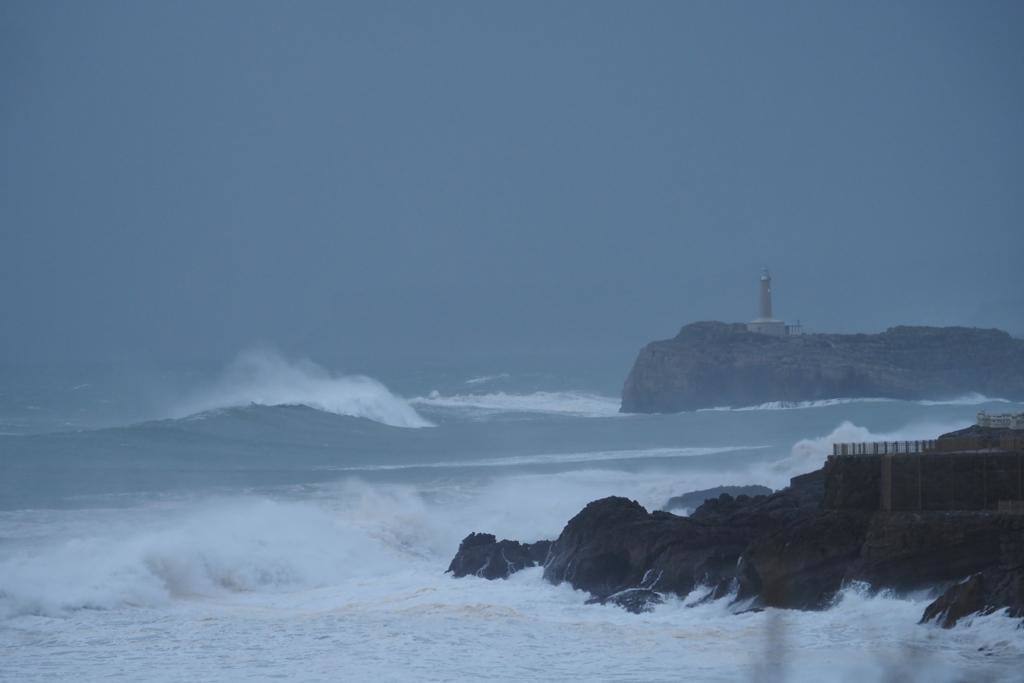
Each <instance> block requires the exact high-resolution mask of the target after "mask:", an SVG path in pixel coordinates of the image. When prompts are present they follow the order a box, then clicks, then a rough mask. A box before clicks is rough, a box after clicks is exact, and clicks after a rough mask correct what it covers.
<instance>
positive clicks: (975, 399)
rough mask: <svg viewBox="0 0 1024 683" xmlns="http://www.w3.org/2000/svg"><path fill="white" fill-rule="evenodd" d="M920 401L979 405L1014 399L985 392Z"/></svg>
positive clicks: (936, 404)
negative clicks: (989, 394)
mask: <svg viewBox="0 0 1024 683" xmlns="http://www.w3.org/2000/svg"><path fill="white" fill-rule="evenodd" d="M918 403H919V404H920V405H923V406H978V405H981V404H983V403H1013V401H1010V400H1009V399H1005V398H990V397H988V396H985V395H984V394H978V393H971V394H964V395H963V396H959V397H957V398H951V399H946V400H943V401H927V400H926V401H918Z"/></svg>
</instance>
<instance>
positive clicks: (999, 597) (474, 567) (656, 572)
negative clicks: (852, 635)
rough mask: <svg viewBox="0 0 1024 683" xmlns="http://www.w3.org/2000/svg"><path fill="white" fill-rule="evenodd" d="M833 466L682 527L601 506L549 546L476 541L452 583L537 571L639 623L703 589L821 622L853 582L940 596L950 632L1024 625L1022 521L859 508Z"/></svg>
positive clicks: (626, 505) (726, 504)
mask: <svg viewBox="0 0 1024 683" xmlns="http://www.w3.org/2000/svg"><path fill="white" fill-rule="evenodd" d="M834 467H835V465H834V464H833V463H831V462H830V463H829V464H827V465H826V467H825V468H824V469H822V470H818V471H816V472H812V473H809V474H806V475H802V476H800V477H795V478H794V479H793V480H792V481H791V485H790V486H789V487H787V488H785V489H783V490H781V491H779V492H777V493H773V494H771V495H762V496H753V497H750V496H739V497H736V498H734V497H732V496H730V495H728V494H723V495H721V496H720V497H718V498H715V499H711V500H708V501H706V502H705V503H704V504H703V505H701V506H700V507H699V508H698V509H697V510H695V511H694V513H693V514H692V515H691V516H689V517H679V516H676V515H673V514H671V513H668V512H662V511H656V512H648V511H647V510H645V509H644V508H643V507H642V506H641V505H640V504H639V503H637V502H636V501H632V500H628V499H626V498H619V497H610V498H603V499H601V500H596V501H594V502H592V503H590V504H588V505H587V506H586V507H585V508H583V510H581V511H580V512H579V514H577V515H576V516H575V517H573V518H572V519H571V520H569V522H568V524H566V526H565V528H564V529H563V530H562V533H561V534H560V535H559V536H558V538H557V539H556V540H555V541H554V542H552V543H550V544H549V545H547V544H546V542H540V543H536V544H529V545H522V544H518V543H516V542H514V541H500V542H499V541H496V540H495V538H494V536H492V535H490V534H471V535H470V536H469V537H467V538H466V540H464V541H463V542H462V545H460V547H459V551H458V553H457V554H456V556H455V559H454V560H452V565H451V567H450V569H449V571H452V572H453V573H454V574H455V575H456V576H462V575H466V574H476V575H478V576H484V577H486V578H499V577H501V578H504V577H507V576H508V575H509V574H510V573H511V572H513V571H516V570H517V569H520V568H523V567H526V566H532V565H533V564H534V563H543V565H544V578H545V579H547V580H548V581H550V582H552V583H562V582H567V583H569V584H571V585H572V586H573V587H574V588H576V589H579V590H585V591H588V592H589V593H591V595H592V600H591V601H592V602H599V603H612V604H616V605H619V606H621V607H624V608H625V609H628V610H630V611H634V612H642V611H646V610H649V609H652V608H653V606H654V605H655V604H657V603H659V602H660V601H661V600H662V599H663V596H664V595H665V594H674V595H678V596H685V595H687V594H689V593H690V592H691V591H693V590H694V589H695V588H698V587H700V586H707V587H708V594H707V596H706V598H705V599H720V598H726V597H728V599H730V600H732V601H733V602H734V603H736V604H737V605H738V606H743V607H745V608H757V607H761V606H771V607H785V608H797V609H822V608H825V607H827V606H829V605H830V604H831V603H832V601H833V600H834V599H835V596H836V595H837V593H838V592H839V591H840V589H841V588H842V587H843V586H844V585H846V584H848V583H849V582H853V581H862V582H866V583H868V584H870V585H871V586H872V587H873V588H875V589H886V588H887V589H894V590H897V591H911V590H920V589H927V588H933V589H938V590H945V593H943V594H942V595H941V596H940V597H939V598H938V599H937V600H936V601H935V602H933V603H932V604H931V605H929V606H928V608H927V609H926V610H925V613H924V616H923V619H924V620H926V621H931V620H933V619H935V620H937V621H938V623H940V624H942V625H943V626H946V627H949V626H952V625H953V624H955V623H956V621H957V620H958V619H960V618H962V617H963V616H965V615H968V614H973V613H975V612H991V611H995V610H998V609H1002V608H1007V607H1008V608H1010V610H1009V613H1010V614H1011V615H1013V616H1024V515H1012V514H1003V513H997V512H989V511H979V512H948V513H936V512H930V513H920V512H913V513H912V512H903V513H878V512H875V511H873V510H872V509H858V508H857V507H856V505H855V504H856V503H857V502H858V501H859V500H860V499H859V498H858V495H857V492H856V491H855V490H853V489H856V488H858V487H859V486H860V485H861V482H859V481H858V479H857V477H855V476H845V477H843V476H838V475H839V474H840V473H838V472H834V471H831V472H830V471H829V470H830V468H834ZM836 501H839V502H840V503H841V504H843V505H847V507H844V508H836V507H834V505H835V504H836ZM851 501H852V502H853V504H854V505H852V506H851ZM871 502H872V501H870V500H869V501H868V502H867V503H866V504H867V505H870V504H871ZM947 589H948V590H947Z"/></svg>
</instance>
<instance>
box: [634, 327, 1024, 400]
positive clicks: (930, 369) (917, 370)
mask: <svg viewBox="0 0 1024 683" xmlns="http://www.w3.org/2000/svg"><path fill="white" fill-rule="evenodd" d="M972 391H977V392H980V393H983V394H987V395H989V396H1000V397H1003V398H1009V399H1021V398H1024V340H1020V339H1015V338H1013V337H1011V336H1010V335H1009V334H1007V333H1006V332H1003V331H1000V330H984V329H976V328H967V327H893V328H890V329H888V330H886V331H885V332H883V333H881V334H806V335H798V336H792V337H773V336H769V335H764V334H757V333H753V332H748V331H747V329H746V325H744V324H728V323H722V322H700V323H693V324H691V325H686V326H685V327H683V328H682V329H681V330H680V331H679V334H678V335H676V337H675V338H673V339H667V340H664V341H656V342H652V343H650V344H648V345H647V346H646V347H644V348H643V350H641V351H640V353H639V355H638V356H637V359H636V362H635V363H634V364H633V368H632V370H631V371H630V373H629V376H628V377H627V379H626V383H625V386H624V387H623V390H622V411H623V412H626V413H672V412H679V411H682V410H695V409H697V408H710V407H715V406H747V405H756V404H760V403H767V402H770V401H813V400H819V399H826V398H836V397H875V396H881V397H889V398H900V399H920V398H935V397H943V396H958V395H962V394H965V393H968V392H972Z"/></svg>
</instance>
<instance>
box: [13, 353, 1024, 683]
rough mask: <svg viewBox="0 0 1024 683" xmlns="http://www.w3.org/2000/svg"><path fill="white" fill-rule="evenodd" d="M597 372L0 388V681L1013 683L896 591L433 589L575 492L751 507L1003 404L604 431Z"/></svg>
mask: <svg viewBox="0 0 1024 683" xmlns="http://www.w3.org/2000/svg"><path fill="white" fill-rule="evenodd" d="M612 370H614V372H608V373H606V374H605V375H600V377H605V376H607V379H600V378H599V376H598V374H595V373H587V372H582V371H581V372H570V371H561V370H558V369H554V370H538V369H537V368H536V367H530V366H529V365H528V364H525V363H523V364H519V365H516V364H514V363H508V364H505V365H504V366H502V365H495V366H487V365H486V364H480V363H475V364H474V363H463V364H461V365H460V364H459V363H455V362H453V363H451V364H449V365H447V366H444V367H441V366H428V367H419V368H412V369H408V370H394V371H392V372H390V373H381V374H380V376H377V377H368V376H356V375H347V374H344V373H343V372H342V371H341V370H340V369H337V368H330V367H324V366H322V365H317V364H315V363H313V362H310V361H307V360H301V359H293V358H288V357H285V356H282V355H280V354H277V353H274V352H270V351H250V352H246V353H243V354H241V355H240V356H239V357H238V358H237V359H236V360H235V361H233V362H231V363H230V364H228V365H227V366H226V367H218V368H206V369H197V368H191V369H178V370H174V371H170V370H167V371H161V373H152V376H151V377H149V378H148V379H147V380H145V381H142V380H139V379H138V378H131V377H127V376H126V375H125V373H117V372H112V371H110V370H109V369H104V368H98V367H93V366H89V367H63V368H53V367H51V368H47V369H39V368H29V367H19V368H17V369H10V368H9V369H7V370H4V371H3V372H4V373H5V374H4V376H3V378H2V379H3V381H2V382H0V386H2V387H3V393H2V395H0V433H2V434H0V679H3V680H12V681H15V680H17V681H31V680H40V679H52V678H56V677H65V678H68V679H71V680H94V679H100V678H103V679H114V680H189V679H203V680H209V679H219V680H230V679H236V678H272V677H288V678H298V679H301V680H339V678H340V677H342V676H343V677H344V678H345V679H347V680H367V679H371V678H372V679H378V680H397V679H417V680H452V679H467V678H489V679H497V680H511V679H531V680H565V679H570V680H595V679H600V680H646V681H656V680H679V679H681V678H683V679H689V680H705V681H716V680H721V681H733V680H766V681H767V680H794V681H821V680H837V681H864V680H882V679H885V680H901V681H902V680H917V681H930V682H931V681H960V680H974V681H977V680H992V681H1001V680H1020V678H1019V676H1020V664H1021V661H1022V659H1024V637H1022V635H1021V633H1022V632H1021V631H1020V630H1018V621H1019V620H1014V619H1010V618H1008V617H1006V616H1005V615H1003V614H1001V613H996V614H991V615H987V616H974V617H972V618H969V619H965V620H963V621H962V622H961V623H960V624H958V625H957V626H956V627H955V628H953V629H950V630H944V629H941V628H939V627H937V626H934V625H929V624H925V625H920V624H918V620H919V619H920V616H921V612H922V609H923V607H924V606H925V605H926V604H927V603H928V601H929V600H930V599H931V597H934V596H929V595H928V594H924V593H922V594H909V595H897V594H892V593H887V592H883V593H876V592H873V591H871V590H870V588H869V587H867V586H859V585H851V586H848V587H847V588H846V589H845V590H844V591H843V592H842V593H841V594H840V596H839V598H838V599H837V600H836V601H835V604H834V605H833V606H832V607H831V608H829V609H827V610H824V611H819V612H802V611H794V610H778V609H767V610H764V611H759V612H746V613H742V614H738V613H737V612H738V611H740V610H739V609H738V608H737V606H736V605H731V604H730V600H728V599H720V600H716V601H710V602H708V601H705V602H699V601H700V598H701V597H703V593H704V591H703V589H698V590H696V591H695V592H694V594H692V595H690V596H687V597H686V598H681V599H680V598H670V599H668V600H667V601H666V602H665V604H662V605H659V606H657V607H656V608H655V609H654V610H653V611H652V612H649V613H645V614H630V613H627V612H626V611H624V610H622V609H620V608H618V607H615V606H611V605H608V606H602V605H593V604H590V605H588V604H585V603H586V600H587V597H588V596H587V595H586V594H585V593H583V592H579V591H575V590H573V589H572V588H571V587H569V586H567V585H560V586H556V585H551V584H549V583H547V582H545V581H544V579H543V578H542V570H541V568H539V567H537V568H533V569H527V570H524V571H521V572H519V573H516V574H514V575H513V576H511V577H510V578H509V579H508V580H498V581H485V580H483V579H479V578H475V577H466V578H461V579H454V578H452V577H451V576H450V575H446V574H445V569H446V568H447V566H448V563H449V561H450V560H451V558H452V556H453V554H454V553H455V551H456V549H457V548H458V545H459V541H460V540H461V539H462V538H463V537H464V536H466V535H467V534H468V533H469V532H471V531H486V532H492V533H495V534H496V535H497V536H498V537H499V538H511V539H518V540H522V541H534V540H538V539H553V538H555V537H557V535H558V534H559V532H560V531H561V529H562V527H563V526H564V525H565V523H566V522H567V521H568V520H569V519H570V518H571V517H572V516H573V515H575V514H576V513H577V512H578V511H579V510H580V509H581V508H582V507H583V506H584V505H585V504H586V503H587V502H589V501H592V500H594V499H597V498H600V497H603V496H608V495H613V494H614V495H622V496H628V497H630V498H633V499H636V500H637V501H639V502H640V503H641V504H642V505H644V506H645V507H647V508H648V509H649V510H653V509H659V508H661V507H662V506H663V505H664V504H665V503H666V501H667V500H668V499H669V498H670V497H672V496H674V495H678V494H681V493H684V492H687V491H692V490H695V489H702V488H708V487H712V486H717V485H720V484H763V485H767V486H770V487H773V488H780V487H783V486H785V485H786V484H787V483H788V481H789V478H790V477H791V476H794V475H796V474H800V473H802V472H806V471H809V470H812V469H814V468H817V467H819V466H820V465H821V464H822V462H823V461H824V459H825V457H826V455H827V453H828V452H830V448H831V443H832V442H833V441H862V440H883V439H887V440H897V439H916V438H931V437H934V436H936V435H938V434H940V433H943V432H946V431H950V430H953V429H957V428H960V427H963V426H965V425H967V424H969V423H971V422H972V421H973V419H974V415H975V413H976V411H978V410H982V409H988V410H995V411H1007V410H1021V409H1022V405H1021V404H1013V403H1009V402H1007V401H1003V400H1001V399H1000V398H999V397H986V396H981V395H967V396H961V397H952V398H949V397H946V398H944V399H942V400H938V399H939V398H942V397H938V398H937V400H933V401H917V402H907V401H896V400H882V399H859V400H853V399H844V398H843V397H835V398H834V399H832V400H827V401H817V402H810V403H799V404H782V403H773V404H765V405H758V406H722V407H719V408H715V409H710V410H701V411H696V412H686V413H681V414H676V415H622V414H620V413H619V412H618V408H619V399H618V390H619V386H618V385H617V382H618V381H619V380H618V379H616V378H621V376H623V374H624V373H622V372H620V371H621V370H622V368H619V367H613V368H612ZM595 377H598V378H597V379H595ZM675 512H676V513H677V514H687V512H688V511H687V510H676V511H675ZM698 603H699V604H698Z"/></svg>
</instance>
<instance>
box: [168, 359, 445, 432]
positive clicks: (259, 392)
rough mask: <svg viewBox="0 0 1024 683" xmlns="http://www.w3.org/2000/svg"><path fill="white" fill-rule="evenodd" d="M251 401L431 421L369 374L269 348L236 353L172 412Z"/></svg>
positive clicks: (395, 422) (419, 423)
mask: <svg viewBox="0 0 1024 683" xmlns="http://www.w3.org/2000/svg"><path fill="white" fill-rule="evenodd" d="M254 403H255V404H257V405H265V406H278V405H303V406H308V407H310V408H315V409H316V410H323V411H326V412H329V413H335V414H337V415H346V416H350V417H361V418H366V419H368V420H373V421H374V422H381V423H383V424H386V425H391V426H392V427H431V426H433V425H432V423H430V422H429V421H427V420H425V419H424V418H423V417H421V416H420V414H419V413H417V412H416V410H415V409H414V408H413V407H412V406H411V405H409V403H408V402H407V401H406V400H405V399H403V398H401V397H399V396H396V395H395V394H393V393H391V392H390V391H389V390H388V388H387V387H386V386H384V385H383V384H381V383H380V382H378V381H377V380H375V379H373V378H370V377H365V376H362V375H347V376H343V375H333V374H331V373H330V372H329V371H328V370H326V369H324V368H323V367H321V366H319V365H317V364H316V363H313V362H312V361H309V360H299V361H289V360H287V359H286V358H284V357H282V356H281V355H279V354H277V353H274V352H272V351H247V352H245V353H243V354H241V355H240V356H239V357H238V358H237V359H236V360H235V361H234V362H233V363H231V365H229V366H228V368H227V369H226V370H225V371H224V373H223V375H222V376H221V377H220V379H218V380H217V381H216V382H215V383H214V384H213V385H212V386H209V387H207V388H206V389H204V390H202V391H200V392H198V393H196V394H195V395H194V396H192V397H191V398H190V399H188V400H186V401H184V402H182V403H181V404H179V405H178V406H177V407H176V408H175V410H174V411H173V415H172V417H186V416H189V415H195V414H197V413H204V412H208V411H211V410H218V409H222V408H237V407H242V406H247V405H251V404H254Z"/></svg>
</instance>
